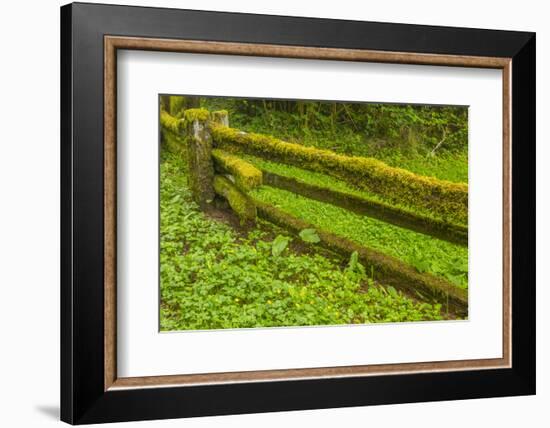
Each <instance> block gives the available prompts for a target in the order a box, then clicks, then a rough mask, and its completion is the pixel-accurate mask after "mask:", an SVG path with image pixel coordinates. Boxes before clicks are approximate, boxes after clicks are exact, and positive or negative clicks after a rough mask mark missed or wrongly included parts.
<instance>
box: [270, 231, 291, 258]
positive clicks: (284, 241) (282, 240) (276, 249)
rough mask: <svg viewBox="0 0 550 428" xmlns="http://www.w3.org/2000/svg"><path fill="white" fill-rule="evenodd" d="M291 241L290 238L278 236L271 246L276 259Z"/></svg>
mask: <svg viewBox="0 0 550 428" xmlns="http://www.w3.org/2000/svg"><path fill="white" fill-rule="evenodd" d="M289 241H290V239H289V238H288V237H286V236H283V235H277V237H276V238H275V239H274V240H273V243H272V244H271V254H273V256H275V257H277V256H279V255H280V254H281V253H282V252H283V251H284V250H285V248H286V246H287V245H288V242H289Z"/></svg>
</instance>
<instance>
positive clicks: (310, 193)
mask: <svg viewBox="0 0 550 428" xmlns="http://www.w3.org/2000/svg"><path fill="white" fill-rule="evenodd" d="M160 125H161V136H162V144H164V145H165V146H166V147H167V148H168V149H169V150H170V151H173V152H176V153H182V154H185V156H186V157H187V159H188V166H189V185H190V188H191V191H192V193H193V197H194V199H195V201H196V202H197V203H198V204H199V205H200V206H201V207H204V206H206V205H208V204H210V203H211V202H212V201H213V199H214V195H217V196H218V197H221V198H223V199H225V200H226V201H227V202H228V203H229V205H230V207H231V208H232V209H233V211H235V213H236V214H237V215H238V216H239V218H240V219H241V221H243V222H253V221H254V220H255V218H256V217H257V216H259V217H262V218H264V219H266V220H268V221H270V222H272V223H275V224H277V225H279V226H282V227H285V228H286V229H288V230H289V231H291V232H293V233H299V232H300V230H303V229H307V228H315V225H310V224H307V223H306V222H304V221H302V220H300V219H297V218H296V217H294V216H292V215H290V214H289V213H285V212H282V211H281V210H279V209H277V208H275V207H273V206H270V205H267V204H265V203H262V202H260V201H257V200H254V199H253V198H252V197H251V196H250V195H249V192H250V191H251V190H252V189H254V188H256V187H258V186H261V185H270V186H274V187H279V188H283V189H285V190H290V191H292V192H294V193H298V194H301V195H303V196H306V197H308V198H311V199H317V200H320V201H323V202H327V203H331V204H333V205H337V206H340V207H343V208H345V209H348V210H350V211H354V212H356V213H360V214H364V215H367V216H370V217H375V218H378V219H381V220H384V221H386V222H388V223H392V224H395V225H397V226H400V227H405V228H407V229H412V230H415V231H418V232H421V233H425V234H428V235H432V236H435V237H437V238H439V239H445V240H448V241H451V242H454V243H459V244H462V245H467V243H468V228H467V223H468V186H467V185H466V184H461V183H451V182H447V181H443V180H438V179H435V178H429V177H423V176H419V175H417V174H414V173H412V172H409V171H406V170H403V169H400V168H393V167H390V166H388V165H386V164H385V163H383V162H380V161H378V160H376V159H372V158H363V157H352V156H344V155H340V154H337V153H334V152H331V151H328V150H321V149H317V148H314V147H306V146H302V145H299V144H292V143H287V142H284V141H281V140H278V139H276V138H273V137H270V136H265V135H259V134H252V133H246V132H243V131H239V130H237V129H233V128H230V127H229V118H228V114H227V112H225V111H218V112H212V113H210V112H209V111H207V110H204V109H190V110H186V111H185V113H184V116H183V119H176V118H174V117H172V116H170V115H169V114H168V113H166V112H165V111H163V110H162V111H161V114H160ZM242 153H244V154H251V155H255V156H258V157H263V158H267V159H268V160H275V161H277V162H280V163H287V164H291V165H295V166H298V167H300V168H303V169H309V170H312V171H316V172H321V173H324V174H327V175H330V176H333V177H335V178H338V179H340V180H344V181H346V182H348V183H350V184H352V185H353V186H356V187H357V188H360V189H365V190H368V191H369V192H372V193H376V194H380V195H382V196H383V197H384V199H385V200H388V201H390V202H391V201H393V202H394V203H396V204H399V205H400V206H401V207H402V206H410V207H412V209H411V210H406V209H403V208H400V207H395V206H392V205H391V203H382V202H379V201H374V200H368V199H366V198H362V197H359V196H357V195H351V194H347V193H343V192H339V191H336V190H333V189H329V188H326V187H320V186H314V185H311V184H307V183H304V182H301V181H299V180H296V179H291V178H288V177H283V176H279V175H277V174H273V173H269V172H267V171H262V170H260V169H258V168H256V167H255V166H254V165H252V164H251V163H249V162H247V161H245V160H243V159H242V158H241V157H239V154H242ZM414 208H419V212H422V211H424V212H426V211H429V212H430V213H433V214H434V216H426V215H422V214H419V213H418V212H416V211H415V210H414ZM316 229H317V233H318V235H319V237H320V238H321V242H320V245H323V246H324V247H326V248H328V249H330V250H332V251H334V252H336V253H339V254H342V255H344V256H346V257H349V256H350V255H351V254H352V253H353V252H355V251H356V252H357V253H358V255H359V257H360V259H361V260H362V262H363V263H365V265H366V266H373V267H374V268H376V272H379V275H380V276H381V277H380V278H379V279H380V280H381V282H382V283H383V282H384V281H388V282H390V283H391V284H392V285H394V286H395V287H396V288H400V289H402V290H404V291H407V292H411V293H413V294H420V295H423V296H425V297H426V298H428V299H431V300H435V301H438V302H441V303H443V304H444V305H446V306H447V307H448V308H449V309H450V310H452V311H453V312H455V313H457V314H460V315H462V316H464V315H465V314H466V313H467V307H468V305H467V291H465V290H460V289H458V288H457V287H455V286H454V285H453V284H451V283H449V282H447V281H446V280H444V279H442V278H439V277H435V276H433V275H430V274H427V273H420V272H418V271H417V270H416V269H414V268H413V267H411V266H409V265H407V264H406V263H403V262H401V261H399V260H397V259H395V258H393V257H390V256H388V255H385V254H382V253H380V252H379V251H376V250H373V249H370V248H366V247H364V246H361V245H359V244H357V243H355V242H352V241H350V240H348V239H345V238H343V237H340V236H337V235H334V234H332V233H329V232H326V231H323V230H318V228H316Z"/></svg>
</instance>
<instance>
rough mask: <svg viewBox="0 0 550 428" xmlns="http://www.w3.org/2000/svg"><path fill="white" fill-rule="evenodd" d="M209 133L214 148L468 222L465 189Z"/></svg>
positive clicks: (293, 147) (225, 130)
mask: <svg viewBox="0 0 550 428" xmlns="http://www.w3.org/2000/svg"><path fill="white" fill-rule="evenodd" d="M211 133H212V137H213V139H214V142H215V144H217V145H218V147H222V148H226V149H229V150H231V149H233V150H238V151H243V152H244V153H247V154H251V155H255V156H259V157H265V158H267V159H270V160H275V161H278V162H284V163H289V164H291V165H295V166H299V167H300V168H304V169H309V170H313V171H316V172H320V173H324V174H327V175H331V176H333V177H335V178H338V179H341V180H344V181H346V182H348V183H350V184H352V185H353V186H355V187H358V188H360V189H365V190H367V191H370V192H373V193H378V194H381V195H383V196H384V197H385V198H387V199H389V200H390V201H392V202H395V203H398V204H404V205H409V206H413V207H420V208H422V209H427V210H430V211H432V212H433V213H436V214H437V215H439V216H443V217H445V218H448V219H449V220H450V221H452V222H456V223H460V224H467V223H468V185H467V184H464V183H452V182H448V181H443V180H439V179H436V178H432V177H425V176H420V175H417V174H414V173H412V172H410V171H407V170H405V169H401V168H395V167H391V166H389V165H387V164H385V163H384V162H381V161H379V160H377V159H374V158H365V157H350V156H344V155H340V154H337V153H334V152H332V151H330V150H322V149H317V148H315V147H306V146H303V145H300V144H293V143H288V142H285V141H282V140H279V139H277V138H274V137H271V136H267V135H260V134H254V133H245V132H241V131H239V130H237V129H234V128H229V127H222V126H213V127H211Z"/></svg>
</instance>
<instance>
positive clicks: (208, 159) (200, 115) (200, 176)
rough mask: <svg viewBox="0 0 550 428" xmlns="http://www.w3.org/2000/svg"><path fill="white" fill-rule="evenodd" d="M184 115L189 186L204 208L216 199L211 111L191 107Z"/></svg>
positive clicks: (196, 199) (195, 198)
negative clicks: (210, 121) (210, 125)
mask: <svg viewBox="0 0 550 428" xmlns="http://www.w3.org/2000/svg"><path fill="white" fill-rule="evenodd" d="M184 117H185V122H186V124H187V131H186V132H187V135H186V143H187V162H188V166H189V176H188V177H189V187H190V189H191V193H192V194H193V199H194V200H195V202H196V203H197V204H199V206H200V207H201V208H204V207H205V206H206V205H207V204H209V203H211V202H212V201H213V200H214V187H213V185H212V182H213V180H214V165H213V162H212V137H211V136H210V132H209V130H208V126H207V122H208V118H209V113H208V111H207V110H204V109H189V110H185V112H184Z"/></svg>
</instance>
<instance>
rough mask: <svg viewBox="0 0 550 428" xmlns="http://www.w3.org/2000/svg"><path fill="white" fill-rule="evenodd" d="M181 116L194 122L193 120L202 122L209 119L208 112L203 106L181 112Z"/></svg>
mask: <svg viewBox="0 0 550 428" xmlns="http://www.w3.org/2000/svg"><path fill="white" fill-rule="evenodd" d="M183 117H184V118H185V120H186V121H188V122H194V121H195V120H198V121H201V122H204V121H206V120H208V119H210V112H209V111H208V110H206V109H204V108H190V109H188V110H185V111H184V112H183Z"/></svg>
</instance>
